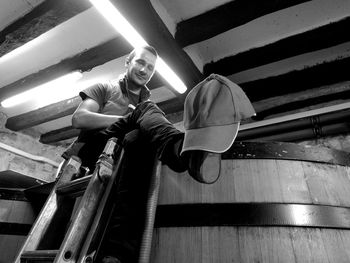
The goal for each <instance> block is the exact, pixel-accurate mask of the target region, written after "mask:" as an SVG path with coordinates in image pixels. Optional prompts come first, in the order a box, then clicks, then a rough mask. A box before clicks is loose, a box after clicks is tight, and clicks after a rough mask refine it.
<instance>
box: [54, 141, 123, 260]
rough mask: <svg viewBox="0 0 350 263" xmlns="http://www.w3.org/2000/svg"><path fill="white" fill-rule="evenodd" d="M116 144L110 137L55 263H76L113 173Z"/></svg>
mask: <svg viewBox="0 0 350 263" xmlns="http://www.w3.org/2000/svg"><path fill="white" fill-rule="evenodd" d="M115 145H116V139H115V138H112V139H110V140H109V141H108V142H107V144H106V146H105V149H104V150H103V153H102V154H101V156H100V157H99V160H98V162H97V164H96V169H95V171H94V173H93V175H92V177H91V179H90V182H89V184H88V187H87V189H86V190H85V193H84V195H83V197H82V199H81V201H80V204H79V206H78V209H77V212H76V213H75V215H74V217H73V220H72V223H71V224H70V226H69V228H68V231H67V232H66V236H65V238H64V240H63V242H62V245H61V247H60V249H59V253H58V255H57V256H56V259H55V261H54V263H67V262H71V263H75V262H76V260H77V259H78V257H79V253H80V249H81V246H82V245H83V242H84V239H85V237H86V235H87V234H88V229H89V228H90V226H91V224H92V222H93V218H94V216H95V214H96V211H97V209H98V207H99V202H100V200H101V198H102V196H103V193H104V191H105V189H106V186H107V183H108V181H109V180H110V177H111V174H112V170H113V159H112V158H111V157H110V156H111V155H112V154H113V149H114V147H115Z"/></svg>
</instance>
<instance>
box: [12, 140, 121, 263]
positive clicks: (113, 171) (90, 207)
mask: <svg viewBox="0 0 350 263" xmlns="http://www.w3.org/2000/svg"><path fill="white" fill-rule="evenodd" d="M114 148H116V149H114ZM113 152H114V153H116V152H117V154H118V160H116V161H114V160H113V158H112V154H113ZM123 155H124V150H123V149H122V147H120V146H119V145H117V140H116V139H114V138H113V139H110V140H109V141H108V142H107V144H106V146H105V148H104V150H103V152H102V154H101V155H100V157H99V159H98V161H97V163H96V169H95V171H94V172H93V173H92V174H91V175H88V176H85V177H82V178H78V179H74V178H75V176H76V175H77V174H78V173H79V169H80V166H81V163H80V160H79V158H77V157H74V156H73V157H72V158H70V159H69V160H66V161H65V163H64V164H63V165H62V168H61V172H60V175H59V178H58V180H57V182H56V183H55V185H54V187H53V189H52V191H51V193H50V195H49V196H48V198H47V200H46V203H45V205H44V207H43V208H42V210H41V212H40V214H39V216H38V217H37V219H36V221H35V223H34V225H33V227H32V229H31V231H30V232H29V234H28V236H27V239H26V241H25V242H24V245H23V246H22V248H21V250H20V252H19V253H18V256H17V258H16V261H15V262H16V263H20V262H24V263H26V262H28V263H29V262H40V263H43V262H55V263H56V262H57V263H58V262H62V263H63V262H65V263H67V262H92V258H93V256H94V252H90V254H88V253H89V249H91V247H92V245H95V247H96V246H98V244H96V242H97V237H98V236H100V235H101V232H103V231H101V229H99V228H100V226H101V225H103V224H101V221H103V220H105V219H103V217H107V219H108V216H106V215H104V213H106V211H105V209H104V208H105V205H106V203H107V202H108V199H109V198H108V197H109V193H110V192H111V189H112V186H113V182H114V181H116V177H117V175H118V173H117V171H118V169H119V166H120V163H121V160H122V158H123ZM113 167H114V168H113ZM77 197H79V198H80V199H81V200H80V203H79V205H78V207H77V208H76V209H74V205H75V200H76V198H77ZM64 233H65V234H64ZM57 247H58V248H57Z"/></svg>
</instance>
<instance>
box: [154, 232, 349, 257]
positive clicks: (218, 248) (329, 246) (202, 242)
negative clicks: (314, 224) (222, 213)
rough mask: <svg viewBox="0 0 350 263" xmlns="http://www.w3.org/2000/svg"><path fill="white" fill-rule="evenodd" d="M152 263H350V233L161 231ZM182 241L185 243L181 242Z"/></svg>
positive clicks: (158, 233)
mask: <svg viewBox="0 0 350 263" xmlns="http://www.w3.org/2000/svg"><path fill="white" fill-rule="evenodd" d="M155 233H156V235H155V238H154V244H153V246H154V247H157V246H161V247H162V249H160V250H157V251H155V250H154V249H153V250H152V256H151V258H152V261H151V262H154V263H158V262H181V263H187V262H189V263H190V262H191V263H192V262H202V263H217V262H239V263H251V262H259V263H273V262H276V263H280V262H283V263H296V262H299V263H300V262H317V263H323V262H324V263H331V262H332V263H333V262H334V263H342V262H344V263H345V262H349V260H350V258H349V249H347V247H348V246H349V238H350V231H344V230H336V231H334V230H331V229H323V230H320V229H299V228H264V227H239V228H237V227H233V228H230V227H212V228H207V227H206V228H190V229H187V228H167V229H160V230H159V229H157V230H156V231H155ZM180 239H181V242H179V240H180Z"/></svg>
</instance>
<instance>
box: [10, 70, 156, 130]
mask: <svg viewBox="0 0 350 263" xmlns="http://www.w3.org/2000/svg"><path fill="white" fill-rule="evenodd" d="M162 84H163V83H162V80H161V78H160V76H159V75H158V74H157V73H156V74H155V75H154V76H153V78H152V79H151V81H150V82H149V83H148V87H149V88H150V89H151V90H152V89H155V88H157V87H159V86H161V85H162ZM80 102H81V99H80V97H79V96H76V97H74V98H69V99H66V100H63V101H60V102H56V103H53V104H50V105H48V106H45V107H42V108H39V109H36V110H33V111H30V112H26V113H23V114H20V115H16V116H13V117H10V118H8V119H7V121H6V128H8V129H10V130H13V131H20V130H23V129H27V128H30V127H33V126H36V125H39V124H42V123H45V122H48V121H52V120H55V119H58V118H61V117H65V116H68V115H70V114H72V113H73V112H74V111H75V109H76V108H77V107H78V105H79V103H80Z"/></svg>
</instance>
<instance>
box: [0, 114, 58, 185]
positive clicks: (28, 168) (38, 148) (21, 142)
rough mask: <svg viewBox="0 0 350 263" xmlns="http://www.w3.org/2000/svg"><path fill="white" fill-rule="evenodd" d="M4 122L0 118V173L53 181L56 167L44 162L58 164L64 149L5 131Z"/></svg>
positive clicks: (28, 136) (24, 135)
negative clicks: (16, 150)
mask: <svg viewBox="0 0 350 263" xmlns="http://www.w3.org/2000/svg"><path fill="white" fill-rule="evenodd" d="M5 122H6V118H5V117H4V116H2V118H0V142H1V145H0V172H1V171H6V170H12V171H15V172H18V173H21V174H24V175H27V176H31V177H34V178H37V179H41V180H44V181H53V180H54V179H55V174H56V171H57V167H56V165H52V164H50V163H47V162H45V160H46V159H48V160H51V161H53V162H54V163H57V164H59V163H60V162H61V161H62V158H61V153H62V152H63V151H64V148H63V147H60V146H51V145H45V144H42V143H40V142H39V139H38V138H35V137H33V136H30V135H26V134H23V133H19V132H13V131H11V130H9V129H6V128H5V127H4V125H5ZM3 145H5V146H10V147H13V148H15V149H18V150H19V151H20V153H23V154H16V153H14V152H12V151H10V150H8V149H4V147H2V146H3ZM32 155H33V156H32ZM31 157H41V158H44V161H40V160H39V161H38V160H33V158H31Z"/></svg>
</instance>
